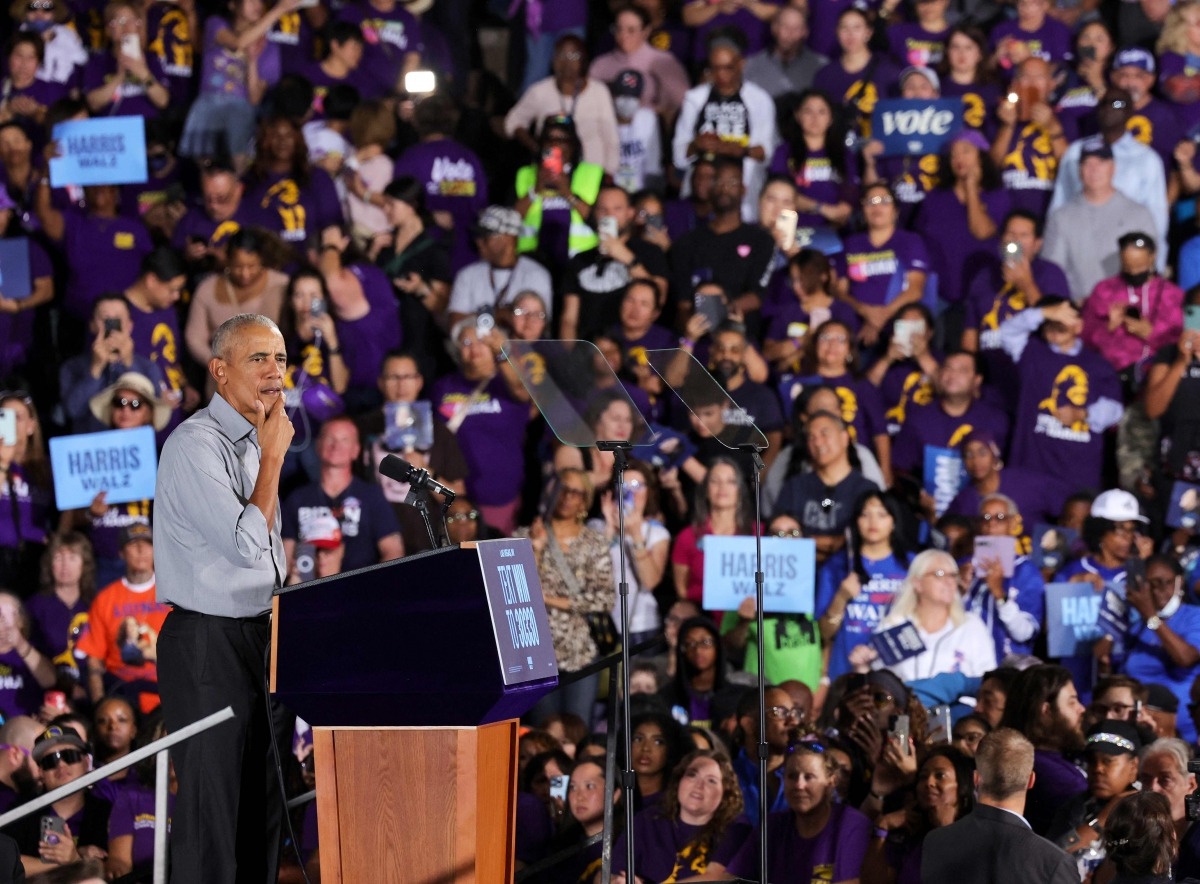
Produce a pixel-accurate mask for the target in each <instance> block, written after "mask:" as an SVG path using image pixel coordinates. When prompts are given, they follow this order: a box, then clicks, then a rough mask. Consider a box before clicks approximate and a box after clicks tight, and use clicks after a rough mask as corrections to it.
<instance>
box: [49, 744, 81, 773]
mask: <svg viewBox="0 0 1200 884" xmlns="http://www.w3.org/2000/svg"><path fill="white" fill-rule="evenodd" d="M81 761H83V753H82V752H80V751H79V750H78V749H62V750H60V751H58V752H51V753H50V754H49V755H44V756H42V760H41V761H39V762H38V767H40V768H41V769H42V770H44V771H46V772H47V773H49V772H50V771H52V770H54V769H55V768H56V767H58V766H59V765H60V764H79V762H81Z"/></svg>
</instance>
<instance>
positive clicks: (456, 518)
mask: <svg viewBox="0 0 1200 884" xmlns="http://www.w3.org/2000/svg"><path fill="white" fill-rule="evenodd" d="M478 519H479V510H471V511H470V512H466V513H455V514H454V515H452V516H446V524H447V525H449V524H452V523H454V522H474V521H477V520H478Z"/></svg>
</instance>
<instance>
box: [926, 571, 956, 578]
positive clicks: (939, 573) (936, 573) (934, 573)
mask: <svg viewBox="0 0 1200 884" xmlns="http://www.w3.org/2000/svg"><path fill="white" fill-rule="evenodd" d="M921 576H922V577H937V578H939V579H941V578H943V577H955V578H957V577H958V575H957V574H954V573H952V572H950V571H947V570H946V569H945V568H938V569H937V570H936V571H926V572H925V573H924V574H922V575H921Z"/></svg>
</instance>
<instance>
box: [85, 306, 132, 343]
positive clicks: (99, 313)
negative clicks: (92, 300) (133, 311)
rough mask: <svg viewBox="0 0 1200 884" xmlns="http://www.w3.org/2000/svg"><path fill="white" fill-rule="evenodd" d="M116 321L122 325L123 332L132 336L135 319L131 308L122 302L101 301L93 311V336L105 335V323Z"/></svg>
mask: <svg viewBox="0 0 1200 884" xmlns="http://www.w3.org/2000/svg"><path fill="white" fill-rule="evenodd" d="M110 320H116V321H118V322H120V323H121V331H122V332H123V333H124V334H130V333H131V332H132V331H133V319H132V318H131V317H130V315H129V308H128V307H127V306H125V304H124V303H123V302H121V301H99V302H97V304H96V309H95V310H93V311H92V334H94V335H102V334H104V323H105V322H107V321H110Z"/></svg>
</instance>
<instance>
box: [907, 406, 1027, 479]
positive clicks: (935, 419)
mask: <svg viewBox="0 0 1200 884" xmlns="http://www.w3.org/2000/svg"><path fill="white" fill-rule="evenodd" d="M980 430H982V431H984V432H987V433H990V434H991V435H992V438H994V439H995V440H996V444H997V445H999V446H1000V448H1001V449H1002V450H1003V448H1004V443H1005V442H1006V441H1007V439H1008V416H1007V415H1005V414H1004V412H1002V411H1000V410H999V409H997V408H993V407H992V406H990V405H988V404H987V403H986V402H981V401H979V400H976V401H975V402H972V403H971V407H970V408H968V409H967V410H966V413H965V414H963V415H962V416H961V417H954V416H952V415H950V414H947V413H946V410H945V409H944V408H943V407H942V404H941V403H940V402H937V401H934V402H931V403H929V404H928V405H917V406H914V407H913V409H912V411H911V413H910V414H909V415H908V420H906V421H905V422H904V426H903V427H901V429H900V434H899V435H898V436H897V437H896V444H895V445H893V446H892V466H893V467H894V468H895V469H898V470H905V471H906V472H910V473H913V474H914V475H921V474H922V473H923V472H924V467H925V446H926V445H934V446H937V447H940V448H955V447H957V446H958V445H959V443H961V442H962V440H963V439H964V438H965V437H966V436H967V435H968V434H970V433H972V432H976V431H980Z"/></svg>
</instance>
